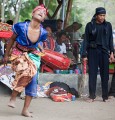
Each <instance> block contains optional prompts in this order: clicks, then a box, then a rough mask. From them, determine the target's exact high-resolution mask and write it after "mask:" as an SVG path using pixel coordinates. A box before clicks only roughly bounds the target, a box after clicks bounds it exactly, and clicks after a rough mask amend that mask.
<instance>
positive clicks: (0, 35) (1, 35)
mask: <svg viewBox="0 0 115 120" xmlns="http://www.w3.org/2000/svg"><path fill="white" fill-rule="evenodd" d="M12 34H13V32H11V31H0V38H10V37H11V36H12Z"/></svg>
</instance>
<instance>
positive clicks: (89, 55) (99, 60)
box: [82, 7, 114, 102]
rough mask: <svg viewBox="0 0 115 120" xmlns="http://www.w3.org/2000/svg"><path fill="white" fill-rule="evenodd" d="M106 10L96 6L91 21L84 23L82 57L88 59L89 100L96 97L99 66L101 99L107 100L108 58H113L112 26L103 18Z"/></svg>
mask: <svg viewBox="0 0 115 120" xmlns="http://www.w3.org/2000/svg"><path fill="white" fill-rule="evenodd" d="M105 16H106V10H105V8H103V7H98V8H96V11H95V15H94V16H93V18H92V20H91V22H89V23H88V24H87V25H86V29H85V39H84V43H83V52H82V58H83V61H85V60H88V68H89V99H88V101H89V102H93V101H94V100H95V98H96V94H95V93H96V81H97V73H98V67H99V68H100V76H101V85H102V99H103V101H104V102H106V101H107V100H108V80H109V60H110V62H111V61H113V60H114V55H113V52H114V48H113V36H112V26H111V23H110V22H107V21H106V20H105Z"/></svg>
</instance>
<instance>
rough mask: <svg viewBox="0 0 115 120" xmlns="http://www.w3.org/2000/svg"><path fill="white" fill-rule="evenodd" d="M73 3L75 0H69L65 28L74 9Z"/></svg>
mask: <svg viewBox="0 0 115 120" xmlns="http://www.w3.org/2000/svg"><path fill="white" fill-rule="evenodd" d="M72 3H73V0H68V6H67V12H66V17H65V22H64V28H66V27H67V25H68V20H69V18H70V14H71V9H72Z"/></svg>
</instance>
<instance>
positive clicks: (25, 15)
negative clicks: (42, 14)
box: [19, 0, 38, 21]
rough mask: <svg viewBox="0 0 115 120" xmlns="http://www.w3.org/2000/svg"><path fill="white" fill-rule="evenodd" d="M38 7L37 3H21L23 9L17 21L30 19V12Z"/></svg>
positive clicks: (30, 1) (29, 0)
mask: <svg viewBox="0 0 115 120" xmlns="http://www.w3.org/2000/svg"><path fill="white" fill-rule="evenodd" d="M37 5H38V2H37V1H34V2H33V0H28V1H27V2H25V3H23V7H22V9H21V11H20V19H19V21H24V20H25V19H31V17H32V10H33V9H34V8H35V7H36V6H37Z"/></svg>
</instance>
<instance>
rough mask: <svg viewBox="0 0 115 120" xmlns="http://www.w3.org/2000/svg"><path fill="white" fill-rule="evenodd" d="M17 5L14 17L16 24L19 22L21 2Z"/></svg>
mask: <svg viewBox="0 0 115 120" xmlns="http://www.w3.org/2000/svg"><path fill="white" fill-rule="evenodd" d="M18 5H19V7H18V11H17V12H16V17H15V20H14V23H17V22H18V20H19V14H20V10H21V5H22V0H20V1H19V4H18Z"/></svg>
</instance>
